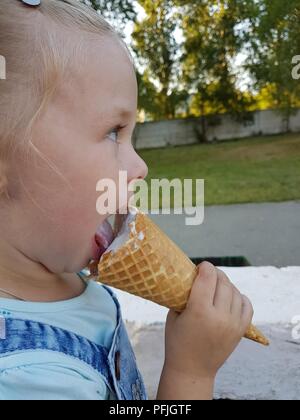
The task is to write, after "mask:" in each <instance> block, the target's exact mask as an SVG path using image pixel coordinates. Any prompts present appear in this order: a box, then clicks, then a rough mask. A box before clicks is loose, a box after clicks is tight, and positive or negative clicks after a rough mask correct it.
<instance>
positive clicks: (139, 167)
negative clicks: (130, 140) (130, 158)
mask: <svg viewBox="0 0 300 420" xmlns="http://www.w3.org/2000/svg"><path fill="white" fill-rule="evenodd" d="M134 153H135V159H134V164H133V165H132V166H131V171H130V179H129V182H130V181H132V180H134V179H145V178H146V177H147V175H148V166H147V164H146V162H145V161H144V160H143V159H142V158H141V157H140V156H139V155H138V154H137V153H136V152H135V151H134Z"/></svg>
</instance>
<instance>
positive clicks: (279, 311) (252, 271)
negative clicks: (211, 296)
mask: <svg viewBox="0 0 300 420" xmlns="http://www.w3.org/2000/svg"><path fill="white" fill-rule="evenodd" d="M221 269H222V270H223V271H224V272H225V273H226V274H227V275H228V276H229V278H230V279H231V281H232V282H233V283H234V284H235V285H236V286H237V287H238V289H239V290H240V291H241V292H242V293H244V294H245V295H247V296H248V297H249V298H250V299H251V301H252V303H253V306H254V309H255V315H254V322H255V323H257V324H279V323H280V324H289V323H290V322H291V320H292V318H293V317H294V316H297V315H300V267H286V268H276V267H238V268H235V267H234V268H231V267H230V268H229V267H221ZM116 293H117V295H118V297H119V299H120V302H121V305H122V311H123V316H124V319H126V320H127V321H129V322H135V323H137V324H139V325H143V324H146V325H149V324H153V323H157V322H165V318H166V315H167V312H168V311H167V309H165V308H162V307H160V306H158V305H155V304H153V303H151V302H147V301H145V300H143V299H140V298H137V297H134V296H131V295H129V294H127V293H123V292H120V291H116Z"/></svg>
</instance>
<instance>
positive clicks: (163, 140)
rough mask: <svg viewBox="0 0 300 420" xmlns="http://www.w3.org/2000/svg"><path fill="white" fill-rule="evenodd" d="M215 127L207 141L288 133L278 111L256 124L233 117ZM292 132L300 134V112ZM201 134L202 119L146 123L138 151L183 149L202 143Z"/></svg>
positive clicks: (256, 117) (260, 115) (140, 128)
mask: <svg viewBox="0 0 300 420" xmlns="http://www.w3.org/2000/svg"><path fill="white" fill-rule="evenodd" d="M214 119H215V122H217V123H215V124H211V123H208V127H207V138H208V140H209V141H213V140H230V139H237V138H245V137H252V136H259V135H273V134H281V133H284V132H285V123H284V121H283V119H282V116H281V115H280V114H279V113H278V112H276V111H258V112H254V113H253V122H252V121H251V122H247V123H239V122H237V121H235V120H233V119H232V118H231V116H230V115H219V116H216V117H214ZM290 130H291V131H292V132H300V110H298V112H297V114H296V115H294V116H292V118H291V121H290ZM197 131H198V132H201V119H199V118H190V119H185V120H184V119H182V120H171V121H158V122H146V123H144V124H138V125H137V128H136V133H135V135H136V138H137V141H136V147H137V148H138V149H144V148H157V147H165V146H179V145H187V144H195V143H198V142H199V140H198V137H197Z"/></svg>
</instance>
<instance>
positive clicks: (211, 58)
mask: <svg viewBox="0 0 300 420" xmlns="http://www.w3.org/2000/svg"><path fill="white" fill-rule="evenodd" d="M176 4H177V5H178V6H179V10H180V14H181V19H182V29H183V35H184V39H185V41H184V45H183V49H184V53H183V56H182V66H183V79H184V82H185V85H186V87H187V89H189V91H190V92H191V95H192V100H191V113H192V114H193V115H195V116H202V134H203V137H204V139H205V137H206V125H205V124H206V118H205V116H206V115H207V114H209V113H223V112H229V113H231V114H232V115H233V116H234V117H235V118H238V119H243V118H245V117H246V116H247V115H248V114H247V112H246V111H247V110H248V109H249V106H250V105H251V97H250V96H249V95H245V94H244V93H243V92H241V91H240V90H239V89H238V88H237V75H236V74H235V71H234V67H235V65H234V60H235V59H236V57H237V54H238V53H239V52H241V51H242V48H243V45H244V40H243V36H242V35H243V22H244V20H245V17H246V16H247V8H248V5H247V1H242V0H217V1H215V0H198V1H197V2H196V1H191V0H177V2H176Z"/></svg>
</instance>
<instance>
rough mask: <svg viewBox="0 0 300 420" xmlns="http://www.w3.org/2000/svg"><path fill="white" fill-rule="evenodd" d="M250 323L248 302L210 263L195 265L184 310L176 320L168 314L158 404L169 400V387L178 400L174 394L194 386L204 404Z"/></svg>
mask: <svg viewBox="0 0 300 420" xmlns="http://www.w3.org/2000/svg"><path fill="white" fill-rule="evenodd" d="M252 317H253V308H252V305H251V303H250V301H249V299H248V298H246V297H245V296H242V295H241V294H240V292H239V291H238V290H237V289H236V288H235V287H234V285H233V284H232V283H231V282H230V281H229V279H228V278H227V276H226V275H225V273H223V272H222V271H221V270H218V269H217V268H215V267H214V266H213V265H211V264H210V263H207V262H204V263H202V264H200V266H199V274H198V277H197V279H196V280H195V283H194V286H193V289H192V292H191V295H190V299H189V302H188V305H187V308H186V309H185V311H184V312H183V313H182V314H177V313H175V312H174V311H170V313H169V316H168V320H167V325H166V356H165V367H164V372H163V375H162V381H161V387H160V392H159V398H165V399H173V398H172V395H170V389H171V388H172V384H173V386H174V390H175V389H176V392H177V391H178V399H180V398H181V399H184V398H185V396H184V393H185V392H184V391H183V392H180V391H179V390H180V387H181V388H182V386H181V384H183V383H184V384H185V388H188V387H189V386H191V387H192V388H194V390H196V389H195V388H197V386H198V385H199V387H198V388H199V393H200V392H201V388H203V389H202V391H203V393H202V394H203V396H204V397H207V398H210V396H211V392H212V387H213V382H214V379H215V376H216V374H217V372H218V370H219V369H220V367H221V366H222V365H223V364H224V362H225V361H226V360H227V359H228V357H229V356H230V355H231V353H232V352H233V351H234V349H235V348H236V347H237V345H238V344H239V342H240V340H241V339H242V337H243V336H244V334H245V333H246V330H247V328H248V327H249V325H250V324H251V320H252ZM175 383H177V386H175ZM192 384H193V385H192ZM166 387H167V388H168V390H169V391H168V392H167V393H165V392H164V391H165V390H166ZM207 387H208V388H209V389H207ZM163 388H164V390H162V389H163ZM205 391H207V392H205ZM186 392H187V393H188V395H186V397H187V398H191V399H192V396H193V392H192V390H189V391H188V390H187V389H186ZM198 398H199V399H201V395H199V396H198ZM198 398H197V399H198ZM174 399H176V398H174Z"/></svg>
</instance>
